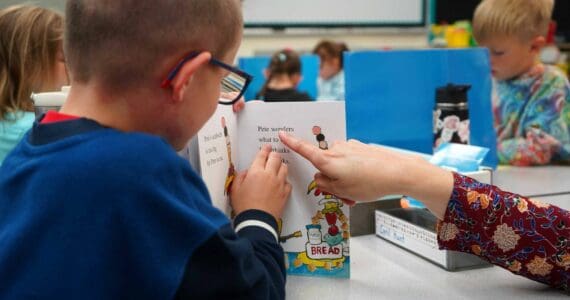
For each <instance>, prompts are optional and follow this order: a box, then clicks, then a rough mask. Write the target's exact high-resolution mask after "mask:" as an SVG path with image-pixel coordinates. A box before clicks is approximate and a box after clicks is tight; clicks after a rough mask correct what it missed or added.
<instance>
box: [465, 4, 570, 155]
mask: <svg viewBox="0 0 570 300" xmlns="http://www.w3.org/2000/svg"><path fill="white" fill-rule="evenodd" d="M552 9H553V0H532V1H529V0H484V1H483V2H481V3H480V4H479V6H478V7H477V10H476V11H475V15H474V19H473V34H474V36H475V38H476V40H477V42H478V43H479V44H480V45H481V46H484V47H487V48H489V51H490V55H491V68H492V72H493V77H494V79H495V80H496V82H495V91H496V93H495V95H494V96H493V111H494V116H495V129H496V131H497V138H498V141H497V147H498V149H497V153H498V156H499V161H500V163H503V164H512V165H519V166H529V165H544V164H548V163H551V162H552V163H555V162H568V161H570V84H569V83H568V79H567V78H566V77H565V76H564V74H562V72H560V71H559V70H557V69H556V67H552V66H545V65H542V64H541V63H539V61H538V56H539V53H540V49H541V48H542V46H543V45H544V44H545V37H544V36H545V35H546V33H547V31H548V24H549V23H550V19H551V15H552Z"/></svg>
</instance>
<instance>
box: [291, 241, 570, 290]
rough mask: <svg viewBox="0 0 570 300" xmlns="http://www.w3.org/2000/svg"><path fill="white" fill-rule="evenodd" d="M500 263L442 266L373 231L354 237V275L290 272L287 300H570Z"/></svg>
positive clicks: (352, 248) (352, 258)
mask: <svg viewBox="0 0 570 300" xmlns="http://www.w3.org/2000/svg"><path fill="white" fill-rule="evenodd" d="M568 297H569V295H568V294H564V293H563V292H561V291H559V290H556V289H552V288H549V287H547V286H545V285H543V284H540V283H537V282H534V281H531V280H529V279H526V278H524V277H521V276H516V275H513V274H511V273H510V272H508V271H506V270H503V269H501V268H499V267H494V266H491V267H486V268H479V269H472V270H463V271H457V272H448V271H445V270H444V269H442V268H440V267H438V266H436V265H434V264H432V263H430V262H428V261H426V260H424V259H422V258H420V257H418V256H416V255H414V254H412V253H410V252H407V251H405V250H403V249H401V248H399V247H398V246H395V245H393V244H391V243H390V242H388V241H385V240H383V239H380V238H378V237H377V236H375V235H365V236H360V237H356V238H352V239H351V279H350V280H348V279H329V278H316V277H299V276H289V277H288V278H287V299H326V300H334V299H535V300H536V299H569V298H568Z"/></svg>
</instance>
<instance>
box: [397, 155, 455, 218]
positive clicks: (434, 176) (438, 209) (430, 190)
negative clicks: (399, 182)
mask: <svg viewBox="0 0 570 300" xmlns="http://www.w3.org/2000/svg"><path fill="white" fill-rule="evenodd" d="M413 163H414V165H411V166H410V167H408V168H406V169H408V170H410V171H409V176H405V177H406V181H407V183H406V187H405V188H404V189H403V190H404V193H402V194H404V195H407V196H410V197H413V198H415V199H418V200H420V201H422V202H423V203H424V205H425V206H426V207H427V208H428V209H429V210H430V211H431V212H432V213H433V214H434V215H435V216H436V217H438V218H439V219H443V217H444V215H445V212H446V210H447V205H448V203H449V198H450V197H451V192H452V191H453V173H451V172H450V171H448V170H445V169H442V168H440V167H438V166H435V165H433V164H431V163H429V162H428V161H426V160H424V159H417V160H415V161H414V162H413Z"/></svg>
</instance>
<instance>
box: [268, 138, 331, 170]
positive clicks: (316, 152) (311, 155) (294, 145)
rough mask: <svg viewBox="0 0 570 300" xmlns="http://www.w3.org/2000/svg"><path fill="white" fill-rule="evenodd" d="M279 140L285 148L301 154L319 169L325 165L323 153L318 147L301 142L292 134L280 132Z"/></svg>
mask: <svg viewBox="0 0 570 300" xmlns="http://www.w3.org/2000/svg"><path fill="white" fill-rule="evenodd" d="M279 138H280V139H281V142H283V144H285V146H287V147H289V148H290V149H291V150H293V151H295V152H297V153H299V154H300V155H301V156H303V157H304V158H306V159H307V160H308V161H310V162H311V163H312V164H313V165H314V166H315V167H316V168H317V169H319V170H320V169H321V168H322V166H323V165H324V164H325V162H326V159H325V157H324V156H323V152H322V150H321V149H319V148H318V147H317V146H315V145H313V144H311V143H309V142H306V141H303V140H300V139H298V138H296V137H294V136H292V135H290V134H287V133H285V132H283V131H279Z"/></svg>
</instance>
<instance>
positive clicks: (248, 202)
mask: <svg viewBox="0 0 570 300" xmlns="http://www.w3.org/2000/svg"><path fill="white" fill-rule="evenodd" d="M290 192H291V185H290V184H289V183H288V182H287V165H285V164H284V163H283V162H281V156H280V155H279V154H278V153H275V152H271V146H270V145H264V146H263V148H262V149H261V150H260V151H259V153H258V154H257V156H256V157H255V160H254V161H253V163H252V164H251V167H250V168H249V170H247V171H246V172H242V173H240V174H239V175H238V176H237V177H236V178H235V180H234V182H233V184H232V190H231V195H230V196H231V202H232V207H233V209H234V211H235V213H236V214H239V213H241V212H243V211H246V210H248V209H259V210H263V211H265V212H267V213H269V214H271V215H272V216H273V217H275V219H279V218H281V214H282V213H283V208H284V207H285V203H286V200H287V198H288V197H289V193H290Z"/></svg>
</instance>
